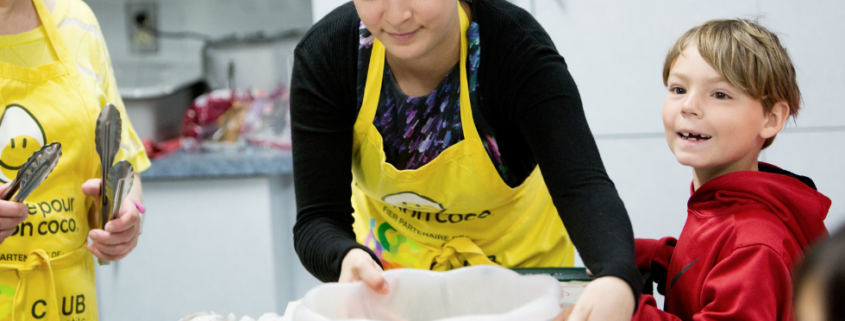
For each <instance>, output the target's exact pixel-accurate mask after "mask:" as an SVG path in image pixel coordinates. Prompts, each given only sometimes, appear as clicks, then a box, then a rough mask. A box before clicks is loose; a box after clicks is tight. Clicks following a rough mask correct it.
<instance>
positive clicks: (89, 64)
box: [0, 0, 150, 173]
mask: <svg viewBox="0 0 845 321" xmlns="http://www.w3.org/2000/svg"><path fill="white" fill-rule="evenodd" d="M50 17H51V18H52V20H53V22H54V23H55V25H56V26H58V30H59V35H60V37H61V39H62V41H63V43H64V45H65V47H66V48H67V49H68V51H69V52H70V54H71V56H72V57H73V61H74V62H75V66H74V68H76V69H77V70H79V72H80V73H81V74H82V75H83V83H84V84H85V86H86V87H88V88H87V91H88V92H90V93H91V94H92V95H93V96H94V97H95V100H96V101H97V103H98V104H99V105H100V106H104V105H105V104H106V103H112V104H114V105H115V107H117V109H118V110H119V111H120V115H121V118H122V123H123V133H122V134H121V135H122V137H121V148H120V152H119V153H118V155H117V159H118V160H124V159H125V160H128V161H129V162H130V163H132V167H133V168H134V169H135V172H136V173H140V172H142V171H144V170H145V169H147V168H149V167H150V160H149V158H148V157H147V154H146V152H145V151H144V145H143V144H142V143H141V140H140V138H139V137H138V134H137V133H136V132H135V130H134V129H133V127H132V124H131V123H130V121H129V118H127V117H126V115H127V114H126V110H125V108H124V104H123V100H122V99H121V98H120V94H119V93H118V87H117V85H116V83H115V79H114V72H113V70H112V65H111V59H110V58H109V54H108V50H107V49H106V43H105V41H104V39H103V34H102V32H101V31H100V25H99V23H98V22H97V18H96V17H95V16H94V13H93V12H91V9H90V8H89V7H88V5H86V4H85V3H84V2H82V1H81V0H58V1H57V2H56V7H55V8H53V12H52V13H51V14H50ZM57 61H58V57H57V56H56V54H55V51H54V50H52V49H51V47H50V45H49V41H48V40H47V37H46V36H45V31H44V27H43V26H42V27H39V28H36V29H33V30H30V31H27V32H24V33H21V34H16V35H7V36H0V62H3V63H6V64H9V65H12V66H18V67H23V68H38V67H39V66H44V65H47V64H50V63H54V62H57Z"/></svg>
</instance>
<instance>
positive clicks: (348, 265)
mask: <svg viewBox="0 0 845 321" xmlns="http://www.w3.org/2000/svg"><path fill="white" fill-rule="evenodd" d="M381 272H383V270H382V269H381V266H379V265H378V264H377V263H376V262H375V261H373V258H372V257H371V256H370V254H369V253H367V252H366V251H364V250H362V249H352V250H349V252H347V253H346V256H345V257H343V263H341V267H340V279H339V280H338V282H341V283H349V282H358V281H364V284H366V285H367V286H369V287H370V288H371V289H373V291H376V292H378V293H381V294H387V292H388V291H390V284H388V283H387V281H386V280H385V279H384V277H383V276H381Z"/></svg>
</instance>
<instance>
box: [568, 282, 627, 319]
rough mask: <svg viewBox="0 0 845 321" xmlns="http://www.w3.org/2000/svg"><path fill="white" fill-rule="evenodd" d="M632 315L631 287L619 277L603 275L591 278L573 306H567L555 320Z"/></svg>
mask: <svg viewBox="0 0 845 321" xmlns="http://www.w3.org/2000/svg"><path fill="white" fill-rule="evenodd" d="M633 315H634V295H633V293H632V292H631V287H630V286H628V283H625V281H623V280H622V279H620V278H617V277H614V276H605V277H600V278H598V279H595V280H593V281H592V282H590V284H588V285H587V287H586V288H585V289H584V292H583V293H582V294H581V297H580V298H578V301H577V302H575V305H574V306H569V307H567V308H566V309H564V310H563V312H561V314H560V315H558V317H557V318H555V321H622V320H631V316H633Z"/></svg>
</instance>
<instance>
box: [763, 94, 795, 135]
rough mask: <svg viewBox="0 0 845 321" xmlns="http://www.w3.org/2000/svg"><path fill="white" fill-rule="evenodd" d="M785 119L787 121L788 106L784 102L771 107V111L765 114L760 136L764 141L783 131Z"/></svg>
mask: <svg viewBox="0 0 845 321" xmlns="http://www.w3.org/2000/svg"><path fill="white" fill-rule="evenodd" d="M787 119H789V104H787V103H786V102H785V101H779V102H777V103H776V104H775V105H774V106H772V110H771V111H770V112H769V113H768V114H766V120H765V123H764V124H763V130H762V131H761V132H760V136H761V137H763V138H765V139H769V138H772V137H774V136H775V135H777V134H778V133H779V132H780V130H781V129H783V124H785V123H786V120H787Z"/></svg>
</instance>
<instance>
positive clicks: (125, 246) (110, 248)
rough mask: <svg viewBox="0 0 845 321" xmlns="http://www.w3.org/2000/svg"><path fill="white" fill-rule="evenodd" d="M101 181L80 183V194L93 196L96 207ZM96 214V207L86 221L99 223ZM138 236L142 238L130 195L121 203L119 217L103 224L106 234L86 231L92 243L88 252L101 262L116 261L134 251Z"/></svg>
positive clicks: (138, 219) (137, 215) (93, 230)
mask: <svg viewBox="0 0 845 321" xmlns="http://www.w3.org/2000/svg"><path fill="white" fill-rule="evenodd" d="M100 182H101V180H100V179H99V178H96V179H90V180H88V181H87V182H85V184H82V193H84V194H85V195H87V196H91V197H94V199H95V202H97V203H96V204H99V202H100ZM133 189H134V186H133ZM99 214H100V213H99V208H98V207H97V206H92V207H91V212H90V213H88V215H89V216H91V217H89V220H88V221H89V222H99V217H100V215H99ZM92 227H99V224H97V223H95V225H92ZM139 235H141V215H140V214H139V213H138V208H137V207H135V202H133V198H132V196H131V195H129V196H126V199H125V200H123V204H122V205H121V207H120V214H119V217H118V218H117V219H113V220H110V221H109V222H108V223H106V229H105V231H104V230H101V229H98V228H92V229H91V231H90V232H88V237H90V238H91V241H93V243H91V244H88V250H90V251H91V253H93V254H94V256H96V257H98V258H100V259H103V260H107V261H117V260H120V259H122V258H124V257H126V255H127V254H129V252H132V250H133V249H135V246H137V245H138V236H139Z"/></svg>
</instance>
